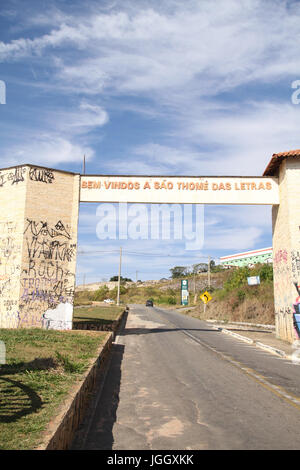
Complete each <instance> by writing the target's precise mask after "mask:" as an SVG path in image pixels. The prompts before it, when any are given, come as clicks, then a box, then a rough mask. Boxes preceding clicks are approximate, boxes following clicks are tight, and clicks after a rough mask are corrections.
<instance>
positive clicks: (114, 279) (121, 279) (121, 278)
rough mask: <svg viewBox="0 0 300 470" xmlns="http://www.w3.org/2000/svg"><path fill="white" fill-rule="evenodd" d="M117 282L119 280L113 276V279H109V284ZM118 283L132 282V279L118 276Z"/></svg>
mask: <svg viewBox="0 0 300 470" xmlns="http://www.w3.org/2000/svg"><path fill="white" fill-rule="evenodd" d="M118 280H119V276H113V277H111V278H110V282H118ZM120 281H121V283H124V282H132V279H129V277H122V276H120Z"/></svg>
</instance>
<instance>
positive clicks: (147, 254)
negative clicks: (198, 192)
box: [77, 250, 219, 260]
mask: <svg viewBox="0 0 300 470" xmlns="http://www.w3.org/2000/svg"><path fill="white" fill-rule="evenodd" d="M96 253H107V254H111V253H119V250H93V251H82V250H78V252H77V254H78V255H94V254H96ZM123 253H125V254H128V255H137V256H155V257H157V256H159V257H171V258H179V257H181V256H186V255H185V254H182V255H180V254H178V253H177V254H171V253H167V254H165V253H149V252H147V253H145V252H142V251H123ZM190 256H192V255H190ZM195 258H197V259H208V260H209V259H211V257H210V256H205V255H204V256H195ZM214 259H219V258H218V257H217V256H215V257H214Z"/></svg>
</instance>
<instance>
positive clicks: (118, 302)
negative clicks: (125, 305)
mask: <svg viewBox="0 0 300 470" xmlns="http://www.w3.org/2000/svg"><path fill="white" fill-rule="evenodd" d="M121 265H122V247H121V246H120V262H119V277H118V297H117V305H120V285H121Z"/></svg>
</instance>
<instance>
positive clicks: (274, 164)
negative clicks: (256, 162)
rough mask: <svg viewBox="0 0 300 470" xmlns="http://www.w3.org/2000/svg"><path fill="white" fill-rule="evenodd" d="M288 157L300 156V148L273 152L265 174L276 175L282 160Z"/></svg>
mask: <svg viewBox="0 0 300 470" xmlns="http://www.w3.org/2000/svg"><path fill="white" fill-rule="evenodd" d="M287 157H300V149H297V150H288V151H287V152H280V153H273V155H272V158H271V160H270V162H269V164H268V166H267V168H266V169H265V171H264V174H263V176H274V174H275V173H276V170H277V168H278V167H279V165H280V163H281V162H282V160H284V159H285V158H287Z"/></svg>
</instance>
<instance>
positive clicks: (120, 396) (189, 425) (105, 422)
mask: <svg viewBox="0 0 300 470" xmlns="http://www.w3.org/2000/svg"><path fill="white" fill-rule="evenodd" d="M130 307H131V308H130V313H129V315H128V318H127V321H126V325H125V328H124V329H123V330H122V332H121V333H120V334H119V336H118V337H117V338H116V342H115V344H114V346H113V351H112V355H111V362H110V364H109V367H108V368H107V373H106V378H105V381H104V385H103V387H102V388H100V386H99V388H98V390H97V393H96V394H95V396H94V397H93V399H92V400H91V407H90V410H89V412H88V413H87V417H86V420H85V422H84V424H83V426H82V427H81V428H80V430H79V431H78V433H77V435H76V438H75V440H74V443H73V445H72V449H109V450H110V449H113V450H125V449H126V450H132V449H134V450H142V449H149V450H160V449H166V450H176V449H182V450H188V449H189V450H194V449H210V450H217V449H245V450H246V449H300V432H299V429H300V365H296V364H293V363H292V362H290V361H287V360H284V359H281V358H280V357H277V356H274V355H272V354H270V353H268V352H265V351H263V350H260V349H257V348H255V347H254V346H252V345H248V344H247V343H244V342H241V341H239V340H237V339H236V338H232V337H230V336H227V335H225V334H223V333H221V332H219V331H217V330H214V329H213V328H212V327H211V325H209V324H208V323H206V322H203V321H199V320H197V319H194V318H190V317H187V316H185V315H182V314H180V313H177V312H175V311H170V310H163V309H159V308H156V307H154V308H151V307H144V306H141V305H133V306H130Z"/></svg>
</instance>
